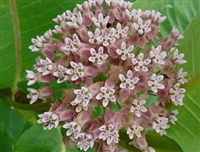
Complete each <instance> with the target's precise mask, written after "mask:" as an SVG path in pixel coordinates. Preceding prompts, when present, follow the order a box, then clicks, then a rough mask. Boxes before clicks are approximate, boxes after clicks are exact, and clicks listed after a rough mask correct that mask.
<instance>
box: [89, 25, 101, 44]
mask: <svg viewBox="0 0 200 152" xmlns="http://www.w3.org/2000/svg"><path fill="white" fill-rule="evenodd" d="M100 35H101V31H100V29H99V28H96V29H95V31H94V33H93V32H91V31H88V36H89V42H90V43H92V44H93V43H97V44H100V43H101V42H102V41H99V40H100V38H99V37H100Z"/></svg>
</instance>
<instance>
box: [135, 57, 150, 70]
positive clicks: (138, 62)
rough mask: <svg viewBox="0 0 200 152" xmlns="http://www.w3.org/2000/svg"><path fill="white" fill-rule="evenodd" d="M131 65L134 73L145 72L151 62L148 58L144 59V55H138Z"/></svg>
mask: <svg viewBox="0 0 200 152" xmlns="http://www.w3.org/2000/svg"><path fill="white" fill-rule="evenodd" d="M132 63H133V65H134V69H135V71H143V72H147V71H148V67H147V66H148V65H149V63H151V60H150V59H149V58H146V59H144V54H143V53H140V54H139V55H138V59H136V58H133V59H132Z"/></svg>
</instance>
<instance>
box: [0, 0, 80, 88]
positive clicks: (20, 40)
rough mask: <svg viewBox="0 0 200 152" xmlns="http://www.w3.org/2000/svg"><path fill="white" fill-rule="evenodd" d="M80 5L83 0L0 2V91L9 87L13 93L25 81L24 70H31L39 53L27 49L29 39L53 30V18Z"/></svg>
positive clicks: (7, 0) (9, 0) (14, 0)
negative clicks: (19, 83) (20, 82)
mask: <svg viewBox="0 0 200 152" xmlns="http://www.w3.org/2000/svg"><path fill="white" fill-rule="evenodd" d="M82 2H83V0H76V1H63V0H56V1H49V0H28V1H21V0H3V1H0V9H1V14H0V21H1V24H0V35H1V41H0V61H1V64H0V66H1V68H0V89H2V88H9V87H12V88H13V89H14V91H15V89H16V87H17V84H18V82H19V81H24V80H25V75H26V72H25V70H26V69H32V65H33V64H34V63H35V58H36V56H38V53H32V52H31V51H30V50H29V49H28V47H29V46H30V45H31V38H35V37H36V36H37V35H43V34H44V33H45V32H46V31H47V30H49V29H53V28H54V26H55V24H54V22H53V21H52V19H53V18H55V17H56V16H57V15H58V14H62V13H63V12H64V11H66V10H67V9H70V10H72V9H73V8H74V7H75V5H76V4H78V3H82Z"/></svg>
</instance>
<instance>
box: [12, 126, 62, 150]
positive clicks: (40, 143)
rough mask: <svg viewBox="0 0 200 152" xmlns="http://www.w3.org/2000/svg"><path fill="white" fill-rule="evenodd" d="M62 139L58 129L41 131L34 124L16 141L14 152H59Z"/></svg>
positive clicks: (39, 127)
mask: <svg viewBox="0 0 200 152" xmlns="http://www.w3.org/2000/svg"><path fill="white" fill-rule="evenodd" d="M61 150H62V137H61V134H60V132H59V131H58V129H52V130H45V131H44V130H43V128H42V126H41V125H39V124H36V125H34V126H32V127H31V128H30V129H28V130H27V131H25V132H24V133H23V134H22V135H21V136H20V137H19V139H18V140H17V142H16V144H15V149H14V152H61Z"/></svg>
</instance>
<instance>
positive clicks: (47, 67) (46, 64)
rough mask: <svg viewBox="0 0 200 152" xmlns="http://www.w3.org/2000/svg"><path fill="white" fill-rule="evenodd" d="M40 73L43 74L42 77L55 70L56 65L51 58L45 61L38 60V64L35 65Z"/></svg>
mask: <svg viewBox="0 0 200 152" xmlns="http://www.w3.org/2000/svg"><path fill="white" fill-rule="evenodd" d="M35 67H36V69H37V71H38V72H40V73H42V75H47V74H50V73H51V72H52V71H53V69H54V65H53V63H52V61H51V60H50V59H49V58H46V59H45V60H44V59H38V63H37V64H36V65H35Z"/></svg>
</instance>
